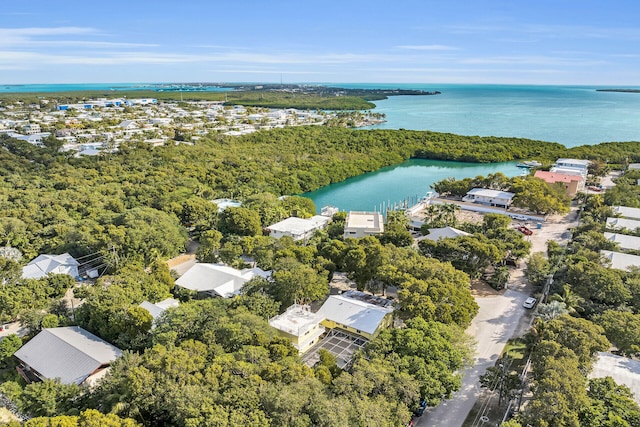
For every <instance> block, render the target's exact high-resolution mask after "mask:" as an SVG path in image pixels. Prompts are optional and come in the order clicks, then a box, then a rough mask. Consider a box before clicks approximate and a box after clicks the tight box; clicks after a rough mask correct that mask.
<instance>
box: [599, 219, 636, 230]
mask: <svg viewBox="0 0 640 427" xmlns="http://www.w3.org/2000/svg"><path fill="white" fill-rule="evenodd" d="M606 227H607V228H611V229H613V230H622V229H627V230H635V229H636V228H640V221H638V220H636V219H626V218H611V217H609V218H607V225H606Z"/></svg>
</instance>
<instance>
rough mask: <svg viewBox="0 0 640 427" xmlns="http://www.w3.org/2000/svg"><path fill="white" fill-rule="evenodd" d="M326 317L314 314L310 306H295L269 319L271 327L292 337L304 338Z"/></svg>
mask: <svg viewBox="0 0 640 427" xmlns="http://www.w3.org/2000/svg"><path fill="white" fill-rule="evenodd" d="M324 319H325V317H324V316H323V315H322V314H320V313H313V312H312V311H311V309H310V307H309V306H308V305H299V304H294V305H292V306H291V307H289V308H287V311H285V312H284V313H282V314H279V315H277V316H275V317H272V318H271V319H269V325H271V326H272V327H274V328H276V329H278V330H280V331H283V332H286V333H288V334H290V335H295V336H298V337H299V336H302V335H304V334H305V333H307V332H308V331H310V330H311V329H313V328H314V327H316V326H317V325H318V324H319V323H320V322H322V321H323V320H324Z"/></svg>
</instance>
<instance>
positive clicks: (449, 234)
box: [418, 227, 471, 242]
mask: <svg viewBox="0 0 640 427" xmlns="http://www.w3.org/2000/svg"><path fill="white" fill-rule="evenodd" d="M463 236H471V233H467V232H466V231H462V230H458V229H457V228H453V227H442V228H430V229H429V234H427V235H424V236H421V237H420V238H419V239H418V240H424V239H428V240H433V241H434V242H437V241H438V240H441V239H455V238H456V237H463Z"/></svg>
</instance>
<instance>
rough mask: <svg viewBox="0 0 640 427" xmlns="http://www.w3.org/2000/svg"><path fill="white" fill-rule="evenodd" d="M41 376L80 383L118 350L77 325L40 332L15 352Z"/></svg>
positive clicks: (118, 352) (120, 352)
mask: <svg viewBox="0 0 640 427" xmlns="http://www.w3.org/2000/svg"><path fill="white" fill-rule="evenodd" d="M15 356H16V357H17V358H18V359H20V360H21V361H22V362H24V363H25V364H26V365H28V366H29V367H31V368H32V369H34V370H36V371H37V372H38V373H39V374H40V376H41V377H43V378H48V379H54V378H60V382H61V383H62V384H72V383H76V384H80V383H82V382H83V381H84V380H85V379H86V378H87V377H88V376H89V375H91V374H92V373H93V372H94V371H95V370H96V369H98V368H99V367H100V366H101V365H106V364H109V363H111V362H113V361H114V360H116V359H117V358H118V357H120V356H122V351H121V350H120V349H119V348H117V347H115V346H113V345H111V344H109V343H108V342H106V341H104V340H103V339H101V338H99V337H97V336H95V335H93V334H92V333H91V332H88V331H85V330H84V329H82V328H81V327H79V326H69V327H64V328H49V329H43V330H42V331H41V332H40V333H39V334H38V335H36V336H35V337H34V338H33V339H32V340H31V341H29V342H28V343H26V344H25V345H24V346H22V347H21V348H20V349H19V350H18V351H16V352H15Z"/></svg>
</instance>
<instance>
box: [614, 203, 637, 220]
mask: <svg viewBox="0 0 640 427" xmlns="http://www.w3.org/2000/svg"><path fill="white" fill-rule="evenodd" d="M613 213H615V214H616V215H619V216H620V218H626V219H636V220H640V208H630V207H628V206H613Z"/></svg>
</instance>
